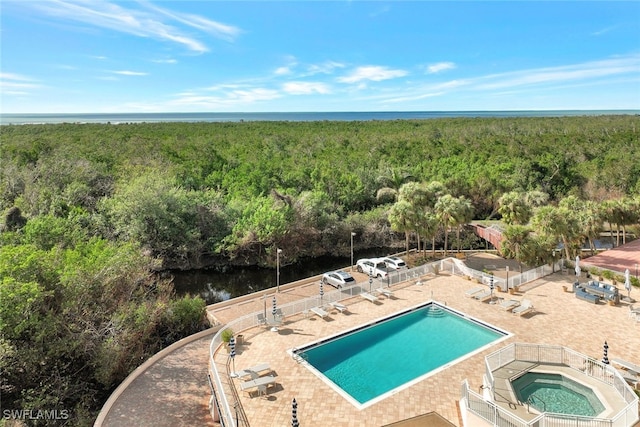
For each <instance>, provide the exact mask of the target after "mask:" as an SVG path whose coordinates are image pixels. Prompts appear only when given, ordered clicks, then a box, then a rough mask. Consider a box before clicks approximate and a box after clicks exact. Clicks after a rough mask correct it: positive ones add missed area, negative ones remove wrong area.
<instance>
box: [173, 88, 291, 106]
mask: <svg viewBox="0 0 640 427" xmlns="http://www.w3.org/2000/svg"><path fill="white" fill-rule="evenodd" d="M281 96H282V95H281V94H280V93H278V91H276V90H272V89H264V88H252V89H235V90H230V91H227V92H224V93H222V94H221V95H219V96H209V95H202V94H198V93H196V92H185V93H181V94H179V95H178V97H177V98H176V99H174V100H172V101H169V102H168V104H167V105H168V106H180V107H191V108H211V109H214V108H220V107H232V106H238V105H247V104H253V103H256V102H261V101H270V100H272V99H276V98H280V97H281Z"/></svg>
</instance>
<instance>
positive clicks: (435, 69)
mask: <svg viewBox="0 0 640 427" xmlns="http://www.w3.org/2000/svg"><path fill="white" fill-rule="evenodd" d="M454 68H456V64H454V63H453V62H438V63H436V64H431V65H428V66H427V72H428V73H430V74H434V73H439V72H441V71H446V70H451V69H454Z"/></svg>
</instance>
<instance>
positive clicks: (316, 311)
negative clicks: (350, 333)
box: [310, 307, 329, 319]
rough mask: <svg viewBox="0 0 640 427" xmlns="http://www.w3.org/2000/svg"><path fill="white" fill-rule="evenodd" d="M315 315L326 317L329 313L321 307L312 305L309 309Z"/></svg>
mask: <svg viewBox="0 0 640 427" xmlns="http://www.w3.org/2000/svg"><path fill="white" fill-rule="evenodd" d="M310 310H311V311H312V312H313V313H314V314H315V315H316V316H318V317H322V318H323V319H324V318H325V317H327V316H328V315H329V313H327V312H326V311H324V310H323V309H322V308H320V307H312V308H311V309H310Z"/></svg>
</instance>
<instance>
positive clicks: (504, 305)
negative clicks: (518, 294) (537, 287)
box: [500, 299, 520, 311]
mask: <svg viewBox="0 0 640 427" xmlns="http://www.w3.org/2000/svg"><path fill="white" fill-rule="evenodd" d="M519 305H520V301H518V300H517V299H506V300H504V301H502V302H501V303H500V308H501V309H503V310H505V311H511V310H513V309H514V308H516V307H518V306H519Z"/></svg>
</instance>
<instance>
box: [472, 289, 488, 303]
mask: <svg viewBox="0 0 640 427" xmlns="http://www.w3.org/2000/svg"><path fill="white" fill-rule="evenodd" d="M492 296H493V292H491V290H490V289H485V290H484V291H482V292H477V293H475V294H473V295H472V296H471V297H472V298H473V299H477V300H478V301H486V300H488V299H489V298H491V297H492Z"/></svg>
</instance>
